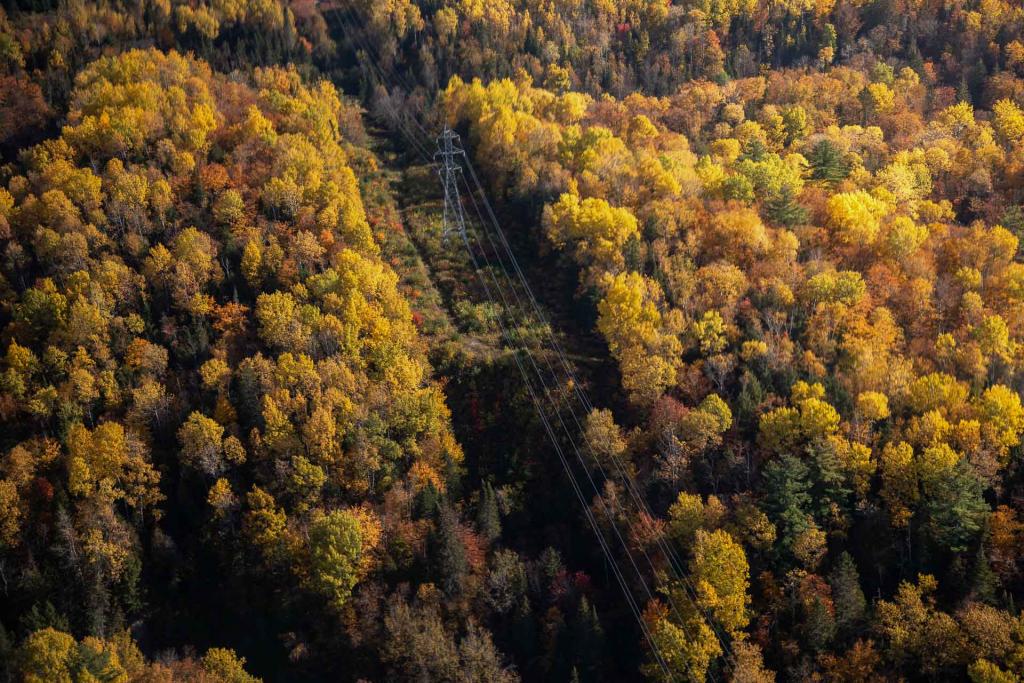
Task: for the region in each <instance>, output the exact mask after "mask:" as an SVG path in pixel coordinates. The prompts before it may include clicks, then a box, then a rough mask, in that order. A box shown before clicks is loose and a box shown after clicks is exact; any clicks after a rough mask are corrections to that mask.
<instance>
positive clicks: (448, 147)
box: [434, 126, 469, 248]
mask: <svg viewBox="0 0 1024 683" xmlns="http://www.w3.org/2000/svg"><path fill="white" fill-rule="evenodd" d="M460 142H461V141H460V139H459V134H458V133H456V132H455V131H453V130H452V129H450V128H448V127H447V126H445V129H444V132H443V133H441V135H440V136H439V137H438V138H437V153H435V154H434V158H435V159H438V158H439V159H441V164H440V166H438V168H437V174H438V175H439V176H441V184H442V185H443V186H444V232H443V233H442V238H444V239H447V238H448V237H449V236H450V235H451V234H452V233H453V232H457V233H458V234H459V236H460V237H461V238H462V241H463V242H466V246H467V248H468V246H469V243H468V241H467V238H466V219H465V216H464V215H463V213H462V198H461V197H460V196H459V175H458V174H460V173H462V166H461V165H460V164H459V163H458V162H457V161H456V159H455V158H456V157H458V156H461V155H463V154H465V151H464V150H463V149H462V147H461V145H460Z"/></svg>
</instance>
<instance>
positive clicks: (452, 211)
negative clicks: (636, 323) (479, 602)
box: [439, 128, 672, 678]
mask: <svg viewBox="0 0 1024 683" xmlns="http://www.w3.org/2000/svg"><path fill="white" fill-rule="evenodd" d="M456 138H457V136H456V135H455V134H454V133H452V132H451V131H450V130H448V129H447V128H446V129H445V131H444V133H443V134H442V136H441V138H440V139H439V147H440V150H439V155H440V156H441V157H442V159H443V166H442V169H441V170H440V172H441V173H442V174H443V175H442V181H443V184H444V197H445V216H446V217H448V216H450V217H451V221H452V222H454V224H455V228H456V231H457V232H458V234H459V236H460V237H461V238H462V241H463V244H464V245H465V247H466V251H467V253H468V254H469V257H470V259H471V261H472V264H473V269H474V272H476V274H477V277H478V279H479V280H480V283H481V285H482V286H483V288H484V292H485V295H486V297H487V299H488V300H489V301H491V302H492V303H496V301H495V297H494V295H493V294H492V291H491V287H490V285H489V284H488V282H487V279H486V278H485V277H484V273H485V272H486V273H487V274H488V275H489V276H490V278H491V282H492V283H493V284H494V289H495V291H497V292H498V294H499V296H500V298H501V299H502V303H503V310H505V311H510V308H509V306H508V303H507V301H506V300H505V298H504V294H503V292H502V288H501V286H500V285H499V284H498V281H497V279H496V278H495V276H494V272H493V269H492V268H491V265H490V263H489V261H487V258H486V254H484V253H483V252H482V250H481V257H482V258H483V260H484V263H485V264H486V266H487V268H486V271H485V270H484V269H483V268H482V267H481V265H480V261H479V260H478V259H477V257H476V254H475V253H474V251H473V248H472V246H471V245H470V243H469V237H468V233H467V231H466V225H465V217H464V214H463V210H462V201H461V195H460V193H459V190H458V182H457V177H458V176H459V175H461V168H459V167H458V165H457V164H456V163H455V161H454V158H455V156H456V155H460V154H461V153H462V152H461V150H460V149H458V148H456V146H455V144H454V140H455V139H456ZM463 182H465V177H463ZM467 187H468V185H467ZM475 239H476V240H477V245H478V246H482V245H481V244H480V242H479V237H475ZM510 317H511V316H510ZM513 320H514V318H513ZM498 326H499V328H500V330H501V334H502V337H503V339H504V340H505V343H506V345H507V346H508V347H509V348H510V349H511V350H512V357H513V359H514V361H515V363H516V367H517V368H518V369H519V372H520V374H521V375H522V377H523V382H524V383H525V384H526V388H527V391H528V392H529V394H530V398H531V400H532V401H533V404H534V409H535V410H536V412H537V414H538V416H539V417H540V419H541V422H542V423H543V425H544V429H545V431H546V433H547V435H548V438H549V440H550V441H551V444H552V446H553V447H554V449H555V452H556V453H557V455H558V458H559V461H560V462H561V464H562V467H563V469H564V470H565V473H566V475H567V476H568V477H569V481H570V483H571V485H572V487H573V492H574V493H575V494H576V497H577V499H578V501H579V503H580V505H581V507H582V508H583V511H584V515H585V516H586V518H587V521H588V522H589V524H590V526H591V528H592V529H593V531H594V535H595V536H597V539H598V543H599V544H600V546H601V550H602V552H603V553H604V555H605V558H606V560H607V561H608V563H609V565H610V566H611V568H612V573H613V574H614V576H615V578H616V581H617V582H618V584H619V586H620V588H621V589H622V592H623V595H624V597H625V599H626V602H627V605H628V606H629V608H630V611H631V612H632V613H633V616H634V618H635V619H636V620H637V623H638V624H639V626H640V629H641V631H642V632H643V634H644V637H645V638H646V639H647V641H648V644H649V645H650V647H651V650H652V652H653V654H654V657H655V659H656V660H657V662H658V665H659V667H660V668H661V669H662V671H663V672H664V674H665V675H666V677H668V678H671V677H672V673H671V669H669V667H668V664H667V662H666V661H665V660H664V657H663V655H662V654H661V650H660V648H659V647H658V644H657V641H656V640H655V639H654V637H653V634H651V632H650V629H649V628H648V626H647V623H646V622H645V621H644V619H643V615H642V614H641V611H640V608H639V605H638V604H637V602H636V600H635V598H634V597H633V594H632V591H631V590H630V588H629V584H628V582H627V581H626V578H625V576H624V575H623V573H622V570H621V569H620V568H619V566H618V563H617V562H616V560H615V557H614V554H613V553H612V551H611V549H610V548H609V546H608V542H607V539H605V537H604V534H603V533H602V531H601V527H600V525H599V524H598V522H597V520H596V519H595V518H594V514H593V511H592V510H591V509H590V507H589V506H588V504H587V501H586V498H585V496H584V494H583V491H582V489H581V487H580V485H579V482H578V480H577V478H576V475H575V473H574V472H573V470H572V466H571V465H570V464H569V461H568V459H567V458H566V456H565V452H564V451H563V449H562V445H561V443H560V442H559V440H558V437H557V436H556V434H555V431H554V429H553V427H552V426H551V421H550V420H549V419H548V417H547V413H546V411H545V409H544V407H543V405H542V404H541V401H540V398H539V396H538V395H537V391H536V390H535V388H534V386H533V379H532V377H533V375H532V374H531V373H529V372H528V371H527V369H526V366H525V365H524V364H523V362H522V359H521V358H520V356H519V352H518V350H517V349H518V348H520V344H518V343H517V342H516V340H515V338H514V336H513V331H514V330H515V327H514V326H509V327H507V326H506V325H505V322H504V319H503V318H502V317H501V316H499V317H498ZM519 337H520V342H523V340H522V335H521V333H520V334H519ZM521 348H522V350H523V351H524V352H525V353H526V356H527V357H528V358H529V359H530V364H531V365H532V367H533V371H534V373H536V376H537V379H538V380H539V382H540V385H541V387H542V388H543V390H544V393H545V395H547V396H548V399H549V401H550V400H551V399H550V392H549V391H548V388H547V385H546V383H545V382H544V379H543V376H542V375H541V373H540V370H539V369H538V368H537V365H536V363H535V362H534V360H533V356H532V354H531V353H530V351H529V348H528V347H527V346H526V344H525V342H523V343H522V344H521ZM557 414H558V413H557V411H556V415H557ZM559 419H561V417H560V416H559ZM562 427H563V429H564V428H565V424H564V422H563V423H562ZM573 446H574V448H575V444H573ZM577 457H579V452H578V451H577ZM605 513H606V514H608V515H610V512H609V511H608V510H607V507H606V506H605ZM612 524H613V528H614V529H615V530H616V533H617V534H618V529H617V527H616V526H614V520H612ZM618 538H619V541H620V543H623V544H624V541H623V539H622V537H621V534H619V536H618ZM627 553H628V548H627ZM630 560H631V562H632V557H630ZM633 568H634V571H636V572H637V575H638V577H639V578H640V580H641V582H642V583H643V585H644V587H645V589H646V590H647V593H648V596H649V597H650V590H649V589H647V587H646V583H644V582H643V576H642V574H641V572H640V570H639V568H638V567H637V566H636V563H635V562H633Z"/></svg>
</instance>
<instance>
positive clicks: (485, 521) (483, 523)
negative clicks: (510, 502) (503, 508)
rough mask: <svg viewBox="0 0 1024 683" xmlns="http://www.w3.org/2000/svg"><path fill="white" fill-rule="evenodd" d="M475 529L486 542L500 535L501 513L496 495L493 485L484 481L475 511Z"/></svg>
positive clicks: (490, 541) (492, 540)
mask: <svg viewBox="0 0 1024 683" xmlns="http://www.w3.org/2000/svg"><path fill="white" fill-rule="evenodd" d="M476 530H477V532H478V533H479V534H480V536H482V537H483V538H484V540H486V541H487V542H488V543H492V542H494V541H495V540H496V539H497V538H498V537H499V536H501V515H500V513H499V512H498V497H497V496H496V495H495V494H494V487H492V486H491V485H490V483H488V482H484V485H483V487H482V488H481V489H480V504H479V506H478V507H477V513H476Z"/></svg>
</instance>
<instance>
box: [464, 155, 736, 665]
mask: <svg viewBox="0 0 1024 683" xmlns="http://www.w3.org/2000/svg"><path fill="white" fill-rule="evenodd" d="M466 166H467V169H468V170H469V172H470V176H471V177H472V179H473V182H474V184H475V185H476V187H477V190H478V191H479V193H480V196H481V199H482V201H483V203H484V206H485V208H486V209H487V214H488V216H489V217H490V220H491V224H492V225H493V226H494V229H495V232H496V233H497V234H498V237H499V239H500V241H501V243H502V245H503V247H504V250H505V253H506V254H507V255H508V258H509V260H510V261H511V263H512V265H513V268H514V270H515V272H516V274H517V276H518V280H519V282H520V284H521V287H522V289H523V290H524V291H525V292H526V294H527V296H528V298H529V299H530V302H531V304H532V307H533V311H534V314H535V315H536V316H537V318H538V321H539V322H540V323H541V327H542V329H544V328H546V329H547V332H548V335H549V338H550V340H551V344H552V347H553V348H554V349H555V352H556V354H557V355H558V357H559V360H560V362H561V365H562V367H563V369H564V371H565V373H566V374H567V375H568V378H569V380H570V383H571V385H572V387H573V391H574V393H575V395H576V396H577V398H578V399H579V401H580V403H581V404H582V405H583V408H584V410H585V411H586V412H587V413H590V412H591V411H592V410H593V405H592V404H591V403H590V399H589V397H588V396H587V394H586V392H585V391H584V390H583V385H582V384H581V383H580V382H579V380H578V379H577V377H576V374H575V372H574V371H573V369H572V364H571V363H570V362H569V360H568V359H567V358H566V355H565V352H564V351H563V350H562V348H561V344H560V343H559V342H558V339H557V337H556V336H555V334H554V331H553V329H552V328H551V326H550V325H549V324H548V323H547V321H546V318H545V316H544V313H543V311H542V310H541V307H540V305H539V303H538V302H537V299H536V296H535V295H534V294H533V291H532V290H531V288H530V285H529V282H528V280H527V278H526V276H525V274H524V273H523V271H522V268H521V267H520V265H519V262H518V259H517V258H516V256H515V253H514V252H513V251H512V248H511V246H510V245H509V242H508V240H507V238H506V237H505V233H504V231H503V230H502V229H501V224H500V222H499V221H498V219H497V217H496V215H495V212H494V210H493V208H492V207H491V205H490V202H489V200H488V199H487V195H486V193H485V191H484V189H483V186H482V184H481V183H480V180H479V178H478V177H477V175H476V171H475V170H474V168H473V164H472V162H471V161H470V160H469V158H468V155H466ZM481 221H483V217H482V216H481ZM492 245H493V242H492ZM499 258H500V257H499ZM509 282H510V287H511V288H512V289H513V291H515V284H514V283H513V282H512V279H511V277H509ZM517 296H518V295H517ZM552 372H554V371H552ZM569 410H570V412H571V413H572V414H573V419H574V420H576V424H577V425H578V426H579V428H580V430H581V434H582V435H583V438H584V440H586V441H587V446H588V448H590V450H591V453H595V450H594V448H593V445H592V444H590V443H589V440H588V439H587V436H586V431H585V430H584V429H583V427H582V425H581V424H580V422H579V420H578V419H577V418H576V415H575V411H573V409H572V407H571V406H569ZM611 460H612V463H613V464H614V465H615V467H616V470H617V473H618V474H619V476H620V478H621V480H622V482H623V484H624V487H625V488H626V490H627V492H628V493H629V495H630V497H631V498H632V500H633V502H634V504H635V505H636V506H637V508H638V509H639V511H640V512H641V513H642V514H641V519H642V520H644V521H645V522H646V523H647V524H648V528H649V529H651V530H652V531H653V532H654V533H653V534H652V536H653V537H654V539H655V543H656V544H657V545H658V548H659V550H660V551H661V552H662V553H663V554H664V555H665V558H666V560H667V562H668V563H669V568H670V571H671V573H673V574H674V575H675V576H674V577H673V578H676V579H677V580H678V581H679V583H680V585H681V586H682V587H683V589H684V590H685V591H686V592H687V593H688V600H689V601H690V602H691V603H692V604H693V605H694V607H695V608H697V609H698V610H699V611H701V612H702V613H703V614H704V616H705V619H706V621H707V622H708V625H709V626H710V628H711V629H712V630H713V631H714V633H715V637H716V639H717V640H718V641H719V646H720V647H721V648H722V651H723V654H725V655H726V657H727V659H729V660H730V661H732V662H733V663H735V659H734V657H733V654H732V651H731V648H730V647H729V644H728V642H727V638H726V636H725V635H723V634H722V632H721V630H720V629H719V628H718V625H717V624H716V623H715V620H714V619H712V618H711V615H710V613H709V612H708V611H707V610H704V609H702V608H700V607H699V600H698V596H697V591H696V587H695V586H694V585H693V583H692V581H691V580H690V578H689V576H688V575H687V574H686V572H685V571H684V570H683V567H682V561H681V560H680V559H679V557H678V555H677V554H676V553H675V551H674V550H673V549H672V548H671V546H670V545H669V544H668V542H667V541H666V540H665V539H664V537H663V536H662V534H661V533H659V531H658V530H657V529H654V528H653V526H651V525H652V520H653V515H652V513H651V511H650V508H649V506H648V505H647V502H646V500H645V499H644V497H643V495H642V493H640V491H639V487H638V485H637V484H636V482H635V480H634V479H633V476H632V475H631V474H630V473H629V470H628V468H626V467H625V466H624V465H622V464H621V462H620V461H619V458H618V456H617V455H615V454H612V455H611ZM594 461H595V463H596V464H597V466H598V469H600V471H601V475H602V476H603V477H605V478H606V479H608V478H609V477H608V475H607V473H606V472H605V470H604V466H603V464H602V463H601V459H600V458H597V457H595V458H594ZM652 568H653V566H652ZM675 611H676V612H677V614H678V610H675Z"/></svg>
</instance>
